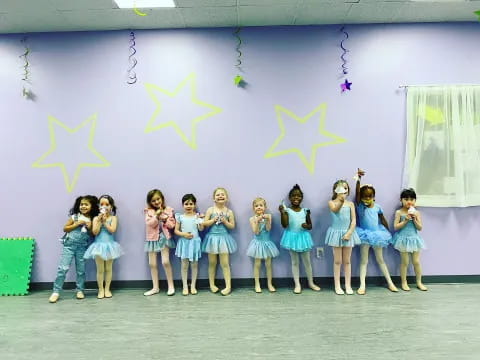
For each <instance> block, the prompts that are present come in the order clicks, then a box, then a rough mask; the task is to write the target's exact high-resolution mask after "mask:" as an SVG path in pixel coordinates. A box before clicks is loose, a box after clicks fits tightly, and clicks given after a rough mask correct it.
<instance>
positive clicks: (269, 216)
mask: <svg viewBox="0 0 480 360" xmlns="http://www.w3.org/2000/svg"><path fill="white" fill-rule="evenodd" d="M264 217H265V230H267V231H270V230H271V229H272V214H265V215H264Z"/></svg>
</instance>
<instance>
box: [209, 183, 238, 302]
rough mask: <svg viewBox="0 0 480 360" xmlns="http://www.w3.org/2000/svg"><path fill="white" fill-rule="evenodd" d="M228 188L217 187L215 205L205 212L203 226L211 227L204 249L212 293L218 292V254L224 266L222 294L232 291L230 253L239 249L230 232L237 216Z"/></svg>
mask: <svg viewBox="0 0 480 360" xmlns="http://www.w3.org/2000/svg"><path fill="white" fill-rule="evenodd" d="M227 201H228V194H227V190H225V189H224V188H220V187H219V188H216V189H215V190H214V191H213V202H214V205H213V206H212V207H209V208H208V210H207V212H206V214H205V221H204V222H203V226H205V227H210V230H209V231H208V233H207V235H205V239H204V241H203V243H202V251H203V252H206V253H208V283H209V285H210V291H211V292H212V293H216V292H218V287H217V286H216V285H215V272H216V270H217V255H218V257H219V258H220V267H221V268H222V272H223V277H224V279H225V288H224V289H223V290H222V291H221V294H222V295H228V294H230V292H231V291H232V284H231V275H230V264H229V255H230V254H232V253H234V252H235V251H237V244H236V242H235V240H234V239H233V237H232V236H231V235H230V234H229V233H228V231H229V230H233V229H234V228H235V216H234V215H233V211H232V210H230V209H228V208H227V206H226V204H227Z"/></svg>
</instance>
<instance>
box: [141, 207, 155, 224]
mask: <svg viewBox="0 0 480 360" xmlns="http://www.w3.org/2000/svg"><path fill="white" fill-rule="evenodd" d="M144 213H145V224H147V225H148V226H150V227H152V228H156V227H157V226H158V217H157V215H156V212H155V210H153V209H148V208H147V209H145V210H144Z"/></svg>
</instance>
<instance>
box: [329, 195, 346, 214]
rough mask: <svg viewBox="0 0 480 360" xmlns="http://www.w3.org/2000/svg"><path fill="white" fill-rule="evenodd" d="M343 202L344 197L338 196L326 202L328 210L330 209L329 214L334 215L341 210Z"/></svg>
mask: <svg viewBox="0 0 480 360" xmlns="http://www.w3.org/2000/svg"><path fill="white" fill-rule="evenodd" d="M344 202H345V195H344V194H338V195H337V198H336V199H335V200H329V201H328V208H329V209H330V211H331V212H334V213H336V212H338V211H339V210H340V209H341V208H342V206H343V203H344Z"/></svg>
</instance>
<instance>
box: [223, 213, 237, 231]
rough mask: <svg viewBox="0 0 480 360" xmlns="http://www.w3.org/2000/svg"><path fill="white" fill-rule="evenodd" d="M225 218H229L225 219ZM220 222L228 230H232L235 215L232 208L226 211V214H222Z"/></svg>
mask: <svg viewBox="0 0 480 360" xmlns="http://www.w3.org/2000/svg"><path fill="white" fill-rule="evenodd" d="M227 218H228V219H229V220H227ZM222 223H223V225H225V227H226V228H227V229H229V230H233V229H234V228H235V216H234V215H233V211H232V210H228V211H227V216H224V217H223V218H222Z"/></svg>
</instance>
